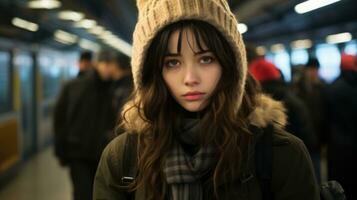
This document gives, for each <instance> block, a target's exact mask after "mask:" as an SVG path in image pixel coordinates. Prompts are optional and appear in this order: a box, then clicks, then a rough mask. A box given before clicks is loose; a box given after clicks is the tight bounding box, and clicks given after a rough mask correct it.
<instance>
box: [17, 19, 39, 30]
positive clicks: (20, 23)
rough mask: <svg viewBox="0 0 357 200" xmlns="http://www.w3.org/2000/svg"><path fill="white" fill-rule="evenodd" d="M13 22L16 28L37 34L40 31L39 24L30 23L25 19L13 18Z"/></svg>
mask: <svg viewBox="0 0 357 200" xmlns="http://www.w3.org/2000/svg"><path fill="white" fill-rule="evenodd" d="M11 22H12V24H13V25H14V26H17V27H19V28H23V29H26V30H28V31H32V32H36V31H37V30H38V24H35V23H32V22H29V21H27V20H24V19H20V18H18V17H15V18H13V19H12V21H11Z"/></svg>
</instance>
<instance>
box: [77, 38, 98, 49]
mask: <svg viewBox="0 0 357 200" xmlns="http://www.w3.org/2000/svg"><path fill="white" fill-rule="evenodd" d="M79 46H80V47H81V48H83V49H88V50H92V51H94V52H97V51H99V50H100V46H99V45H98V44H97V43H95V42H92V41H90V40H87V39H80V40H79Z"/></svg>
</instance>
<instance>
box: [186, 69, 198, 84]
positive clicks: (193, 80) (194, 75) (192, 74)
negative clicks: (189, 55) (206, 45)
mask: <svg viewBox="0 0 357 200" xmlns="http://www.w3.org/2000/svg"><path fill="white" fill-rule="evenodd" d="M198 73H199V72H198V70H197V69H196V68H195V67H194V66H193V65H189V66H187V67H186V70H185V74H184V83H185V85H186V86H194V85H197V84H199V82H200V78H199V74H198Z"/></svg>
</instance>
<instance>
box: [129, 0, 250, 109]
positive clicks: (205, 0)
mask: <svg viewBox="0 0 357 200" xmlns="http://www.w3.org/2000/svg"><path fill="white" fill-rule="evenodd" d="M137 6H138V10H139V18H138V22H137V24H136V27H135V31H134V35H133V54H132V61H131V65H132V71H133V76H134V77H133V78H134V84H135V88H136V89H137V88H138V87H139V86H140V84H141V75H142V67H143V63H144V61H145V56H146V53H147V52H146V51H147V49H148V48H149V46H150V44H151V42H152V40H153V38H154V37H155V35H156V34H157V33H158V32H159V31H160V30H161V29H162V28H164V27H166V26H167V25H169V24H172V23H174V22H177V21H181V20H190V19H195V20H201V21H205V22H207V23H209V24H211V25H213V26H214V27H215V28H216V29H217V30H219V31H220V32H221V33H222V34H223V36H224V37H225V38H226V40H227V41H228V42H229V44H230V45H231V48H232V50H233V51H234V53H235V55H236V60H237V62H236V63H237V66H236V67H237V68H238V69H239V70H238V71H239V73H240V74H239V84H238V85H239V88H237V90H238V94H239V99H237V102H236V103H237V105H236V109H237V110H238V109H239V107H240V104H241V102H242V97H243V92H244V86H245V80H246V74H247V61H246V52H245V47H244V43H243V40H242V36H241V34H240V33H239V31H238V22H237V20H236V18H235V16H234V15H233V13H232V12H231V11H230V8H229V6H228V3H227V0H137Z"/></svg>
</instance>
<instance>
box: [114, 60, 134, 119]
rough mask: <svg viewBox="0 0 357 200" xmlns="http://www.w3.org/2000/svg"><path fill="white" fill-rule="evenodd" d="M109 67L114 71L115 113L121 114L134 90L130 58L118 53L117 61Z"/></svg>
mask: <svg viewBox="0 0 357 200" xmlns="http://www.w3.org/2000/svg"><path fill="white" fill-rule="evenodd" d="M109 65H110V67H111V70H112V81H113V95H114V96H113V98H114V99H113V105H114V109H115V111H117V112H118V114H119V113H121V109H122V106H123V105H124V103H125V102H126V101H127V100H128V98H129V97H130V94H131V92H132V90H133V79H132V75H131V68H130V58H129V57H128V56H126V55H124V54H122V53H117V54H116V56H115V59H114V60H113V62H111V63H110V64H109Z"/></svg>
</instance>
